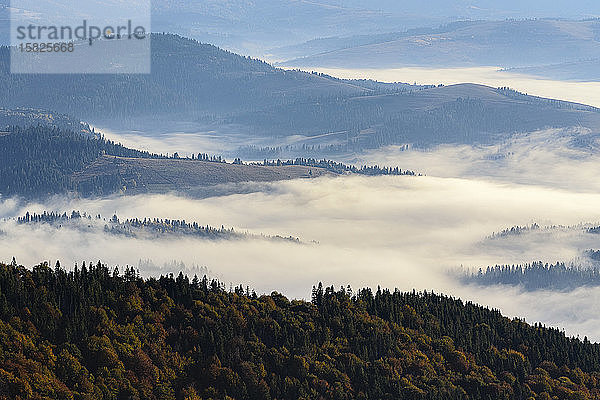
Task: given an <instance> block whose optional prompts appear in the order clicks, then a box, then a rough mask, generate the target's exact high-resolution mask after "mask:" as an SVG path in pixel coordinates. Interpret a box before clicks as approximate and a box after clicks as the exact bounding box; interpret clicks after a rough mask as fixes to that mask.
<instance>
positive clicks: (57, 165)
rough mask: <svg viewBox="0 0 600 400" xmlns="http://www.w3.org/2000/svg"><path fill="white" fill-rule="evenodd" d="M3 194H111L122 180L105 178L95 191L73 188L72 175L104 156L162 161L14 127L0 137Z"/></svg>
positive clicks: (46, 129) (94, 141) (77, 136)
mask: <svg viewBox="0 0 600 400" xmlns="http://www.w3.org/2000/svg"><path fill="white" fill-rule="evenodd" d="M0 148H1V149H3V153H2V157H0V193H1V194H4V195H21V196H39V195H47V194H56V193H65V192H67V191H78V190H82V191H85V192H91V193H97V194H102V193H112V192H114V191H116V190H118V189H119V187H120V185H121V179H120V177H119V176H108V177H106V176H104V177H101V178H102V179H98V180H96V181H95V182H94V187H93V188H78V187H74V186H73V182H72V181H71V174H72V173H74V172H76V171H79V170H81V169H83V168H84V167H85V166H86V165H88V164H90V163H91V162H93V161H94V160H96V159H97V158H98V157H100V156H101V155H102V154H110V155H115V156H124V157H159V156H157V155H153V154H150V153H147V152H143V151H138V150H132V149H128V148H126V147H124V146H122V145H120V144H116V143H114V142H112V141H110V140H106V139H104V138H102V137H99V138H98V137H94V136H89V135H82V134H81V133H79V132H72V131H68V130H62V129H59V128H56V127H50V126H42V125H39V126H36V127H30V128H21V127H11V128H10V129H9V130H8V131H7V132H5V133H4V134H1V135H0Z"/></svg>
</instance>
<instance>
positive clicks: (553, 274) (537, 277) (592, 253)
mask: <svg viewBox="0 0 600 400" xmlns="http://www.w3.org/2000/svg"><path fill="white" fill-rule="evenodd" d="M584 255H585V256H586V257H588V258H589V259H591V260H593V261H596V262H598V261H600V251H597V250H587V251H586V252H585V253H584ZM461 280H462V281H463V282H464V283H467V284H476V285H483V286H493V285H511V286H521V287H523V288H524V289H525V290H528V291H533V290H564V291H569V290H574V289H577V288H580V287H585V286H588V287H593V286H600V269H598V267H595V266H592V267H588V268H585V267H582V266H577V265H565V263H561V262H557V263H555V264H551V263H543V262H541V261H534V262H532V263H530V264H524V265H496V266H493V267H492V266H489V267H487V268H486V269H479V271H477V272H476V273H465V274H464V275H462V276H461Z"/></svg>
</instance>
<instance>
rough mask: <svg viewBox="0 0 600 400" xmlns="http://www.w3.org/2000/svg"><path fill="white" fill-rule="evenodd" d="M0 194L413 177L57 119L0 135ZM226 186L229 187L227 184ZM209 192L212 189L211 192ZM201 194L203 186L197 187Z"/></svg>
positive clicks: (144, 190)
mask: <svg viewBox="0 0 600 400" xmlns="http://www.w3.org/2000/svg"><path fill="white" fill-rule="evenodd" d="M0 148H2V149H4V153H3V157H2V158H0V195H5V196H13V195H18V196H23V197H28V198H29V197H44V196H47V195H52V194H65V193H76V194H79V195H84V196H97V195H107V194H113V193H117V192H119V193H127V194H137V193H164V192H169V191H179V192H188V193H191V192H197V191H198V190H199V191H200V192H203V191H204V192H206V190H208V192H210V190H212V189H215V186H218V185H226V184H241V183H247V182H273V181H280V180H287V179H298V178H307V179H308V178H317V177H321V176H326V175H346V174H359V175H367V176H374V175H396V176H405V175H407V176H414V175H416V173H415V172H413V171H410V170H406V169H400V168H398V167H388V166H382V167H380V166H377V165H371V166H369V165H364V166H361V167H360V168H357V167H355V166H352V165H347V164H343V163H339V162H335V161H332V160H327V159H314V158H296V159H294V160H276V161H269V160H266V159H265V160H264V161H263V162H261V163H244V162H243V161H242V160H241V159H239V158H236V159H235V160H234V161H233V162H231V163H229V162H226V161H225V160H224V159H223V158H222V157H221V156H209V155H208V154H205V153H198V154H197V155H196V154H193V155H192V156H191V157H188V158H180V157H179V156H178V155H177V154H174V155H171V156H166V155H162V154H153V153H148V152H145V151H139V150H135V149H130V148H127V147H124V146H122V145H121V144H118V143H114V142H113V141H110V140H107V139H105V138H104V137H102V136H98V135H97V134H86V135H83V134H81V133H80V132H73V131H70V130H61V129H59V128H57V127H55V126H43V125H37V126H33V127H29V128H22V127H11V128H9V129H8V130H7V131H6V132H1V134H0ZM221 189H222V187H221ZM208 192H206V193H208ZM196 194H198V193H196Z"/></svg>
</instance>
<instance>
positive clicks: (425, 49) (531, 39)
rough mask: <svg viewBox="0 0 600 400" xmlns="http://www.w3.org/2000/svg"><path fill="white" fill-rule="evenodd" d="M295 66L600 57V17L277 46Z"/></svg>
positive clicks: (512, 63) (525, 63)
mask: <svg viewBox="0 0 600 400" xmlns="http://www.w3.org/2000/svg"><path fill="white" fill-rule="evenodd" d="M272 53H273V56H274V57H275V58H280V59H281V58H286V57H287V58H293V59H292V60H289V61H286V62H284V63H282V65H285V66H292V67H311V66H319V67H331V68H395V67H402V66H427V67H445V68H447V67H464V66H501V67H530V66H534V65H546V64H558V63H565V62H575V61H580V60H584V59H589V58H597V57H599V56H600V19H590V20H584V21H571V20H559V19H536V20H505V21H465V22H460V23H453V24H449V25H446V26H442V27H440V28H437V29H419V30H412V31H407V32H399V33H389V34H379V35H370V36H360V37H356V36H355V37H346V38H344V37H338V38H327V39H321V40H313V41H311V42H307V43H305V44H302V45H299V46H288V47H285V48H281V49H274V50H272Z"/></svg>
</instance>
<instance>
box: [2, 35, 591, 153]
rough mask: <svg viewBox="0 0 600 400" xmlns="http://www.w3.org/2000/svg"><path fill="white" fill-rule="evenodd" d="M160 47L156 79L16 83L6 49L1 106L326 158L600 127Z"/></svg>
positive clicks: (472, 95)
mask: <svg viewBox="0 0 600 400" xmlns="http://www.w3.org/2000/svg"><path fill="white" fill-rule="evenodd" d="M152 48H153V51H152V74H150V75H48V76H37V75H10V74H9V73H8V57H7V49H6V48H3V49H0V106H4V107H6V108H10V107H13V108H18V107H22V106H28V107H34V108H40V109H46V110H54V111H55V112H59V113H64V114H68V115H72V116H75V117H77V118H79V119H81V120H85V121H90V122H91V123H94V122H96V121H98V120H101V121H104V122H103V126H107V127H108V128H110V125H111V124H112V125H114V126H120V123H121V122H123V123H125V124H129V125H128V126H130V127H131V129H136V128H135V126H136V124H135V122H133V123H132V122H131V121H135V120H138V121H139V120H140V119H143V120H149V121H158V122H162V125H168V121H173V120H177V121H193V122H197V123H201V124H202V125H203V126H205V127H208V129H214V130H219V128H220V127H236V129H237V130H239V131H240V132H249V133H250V134H252V135H254V136H257V137H262V138H265V140H264V141H263V143H264V142H267V143H273V144H277V145H279V144H280V143H282V142H285V140H271V139H272V138H293V139H291V140H297V139H300V140H303V141H305V142H306V144H308V145H311V146H314V145H317V146H325V147H328V152H327V153H322V154H319V155H318V156H319V157H323V156H328V155H335V154H339V153H340V152H348V151H360V150H364V149H369V148H377V147H380V146H383V145H388V144H400V145H403V144H416V145H421V146H431V145H436V144H439V143H468V144H471V143H481V142H488V141H489V140H490V137H492V136H494V135H504V138H505V137H506V136H507V135H510V134H511V133H513V132H521V131H528V130H535V129H541V128H545V127H563V126H570V125H573V124H576V125H578V124H579V121H583V122H582V123H583V124H584V126H588V127H590V128H596V127H598V125H597V118H596V117H595V116H591V114H593V113H594V112H593V111H591V110H590V109H589V108H584V107H580V106H578V105H573V104H570V103H563V102H552V101H543V100H541V99H538V98H534V97H528V96H524V95H519V94H516V93H510V92H509V91H506V90H503V91H498V90H496V89H493V88H489V87H487V88H486V87H483V86H477V85H456V86H451V87H447V88H443V87H423V86H411V85H406V84H395V85H389V84H381V83H378V82H374V81H361V80H357V81H350V80H341V79H336V78H334V77H331V76H327V75H323V74H311V73H306V72H301V71H286V70H282V69H277V68H274V67H273V66H271V65H269V64H267V63H265V62H262V61H260V60H254V59H250V58H247V57H242V56H239V55H236V54H233V53H230V52H226V51H223V50H221V49H219V48H217V47H215V46H211V45H206V44H201V43H198V42H195V41H192V40H189V39H185V38H181V37H178V36H174V35H155V36H154V38H153V42H152ZM107 124H108V125H107ZM132 124H133V125H132ZM299 144H302V143H299ZM299 156H307V154H299ZM261 158H262V157H261ZM259 159H260V158H259Z"/></svg>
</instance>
